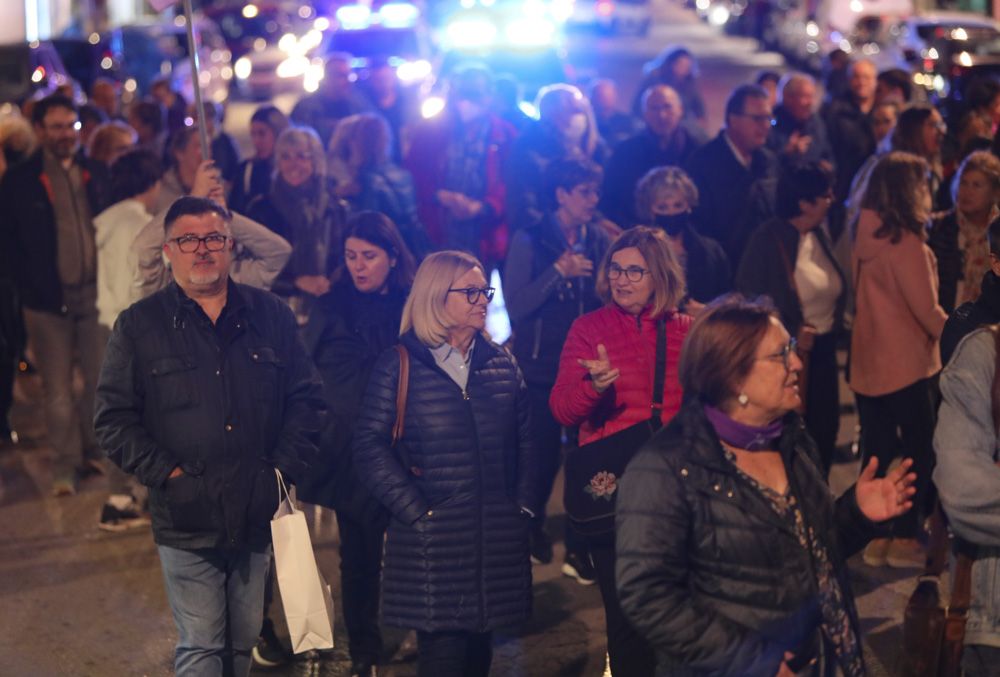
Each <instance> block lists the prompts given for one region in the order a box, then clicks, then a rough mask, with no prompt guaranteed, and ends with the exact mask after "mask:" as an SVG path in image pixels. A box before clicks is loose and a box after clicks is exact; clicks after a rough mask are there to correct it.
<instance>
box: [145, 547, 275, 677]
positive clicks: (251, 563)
mask: <svg viewBox="0 0 1000 677" xmlns="http://www.w3.org/2000/svg"><path fill="white" fill-rule="evenodd" d="M157 549H158V550H159V552H160V563H161V565H162V567H163V580H164V583H165V584H166V588H167V599H168V600H169V601H170V609H171V611H172V612H173V614H174V622H175V623H176V624H177V634H178V635H179V637H178V641H177V649H176V652H175V654H174V671H175V673H176V674H177V677H219V675H223V674H226V675H233V677H246V675H248V674H249V673H250V662H251V659H250V652H251V651H252V650H253V647H254V645H255V644H256V643H257V636H258V634H259V633H260V625H261V622H262V621H263V617H264V582H265V581H266V579H267V575H268V568H269V566H270V562H271V548H270V546H268V548H267V551H266V552H250V551H249V550H246V549H240V550H220V549H214V548H213V549H204V550H180V549H178V548H168V547H167V546H164V545H160V546H157Z"/></svg>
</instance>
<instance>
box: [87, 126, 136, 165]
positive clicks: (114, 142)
mask: <svg viewBox="0 0 1000 677" xmlns="http://www.w3.org/2000/svg"><path fill="white" fill-rule="evenodd" d="M138 141H139V137H138V136H136V133H135V130H134V129H132V128H131V127H129V126H128V124H126V123H124V122H122V121H121V120H112V121H111V122H105V123H104V124H102V125H98V127H97V129H95V130H94V133H93V134H91V135H90V141H88V142H87V157H89V158H90V159H91V160H94V161H95V162H100V163H101V164H103V165H104V166H105V167H110V166H111V165H112V164H113V163H114V161H115V160H117V159H118V158H120V157H121V156H122V155H124V154H125V153H127V152H128V151H130V150H132V149H133V148H135V144H136V143H137V142H138Z"/></svg>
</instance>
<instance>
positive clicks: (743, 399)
mask: <svg viewBox="0 0 1000 677" xmlns="http://www.w3.org/2000/svg"><path fill="white" fill-rule="evenodd" d="M736 401H737V402H739V403H740V406H741V407H745V406H747V405H748V404H750V398H749V397H747V394H746V393H740V396H739V397H737V398H736Z"/></svg>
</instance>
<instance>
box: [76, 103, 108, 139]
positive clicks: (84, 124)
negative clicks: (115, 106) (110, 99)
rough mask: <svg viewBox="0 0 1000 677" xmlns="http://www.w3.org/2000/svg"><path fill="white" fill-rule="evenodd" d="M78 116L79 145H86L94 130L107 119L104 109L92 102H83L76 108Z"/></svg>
mask: <svg viewBox="0 0 1000 677" xmlns="http://www.w3.org/2000/svg"><path fill="white" fill-rule="evenodd" d="M77 112H78V114H79V118H80V146H81V147H83V148H86V147H87V144H89V143H90V137H91V136H93V134H94V130H96V129H97V128H98V127H100V126H101V125H103V124H104V123H105V122H107V121H108V116H107V115H105V113H104V111H102V110H101V109H100V108H98V107H97V106H95V105H93V104H89V103H85V104H83V105H82V106H80V108H79V109H78V111H77Z"/></svg>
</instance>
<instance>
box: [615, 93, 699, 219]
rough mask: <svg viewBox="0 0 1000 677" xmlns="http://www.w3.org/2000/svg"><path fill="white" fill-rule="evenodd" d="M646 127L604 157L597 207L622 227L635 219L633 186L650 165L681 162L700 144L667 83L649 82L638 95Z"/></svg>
mask: <svg viewBox="0 0 1000 677" xmlns="http://www.w3.org/2000/svg"><path fill="white" fill-rule="evenodd" d="M642 117H643V120H644V121H645V122H646V128H645V129H644V130H643V131H641V132H639V133H638V134H636V135H634V136H632V137H630V138H629V139H626V140H625V141H622V142H621V144H620V145H619V146H618V148H616V149H615V151H614V152H613V153H612V154H611V159H610V160H608V171H607V173H606V174H605V175H604V195H603V196H602V198H601V211H603V212H604V214H605V216H607V217H608V218H609V219H611V220H612V221H614V222H615V223H616V224H618V225H619V226H620V227H622V228H630V227H632V226H634V225H636V224H637V223H638V215H637V214H636V211H635V187H636V186H637V185H638V183H639V180H640V179H641V178H642V177H643V176H645V174H646V172H648V171H649V170H650V169H653V168H654V167H664V166H669V165H678V166H680V165H683V164H684V163H685V162H687V159H688V158H689V157H690V156H691V154H692V153H693V152H694V151H695V149H697V148H698V146H699V145H700V144H699V143H698V142H697V141H696V140H695V139H694V137H693V136H691V133H690V132H689V131H688V130H687V128H686V127H684V126H683V125H681V119H682V118H683V117H684V107H683V105H682V104H681V99H680V97H679V96H677V92H675V91H674V90H673V89H672V88H671V87H668V86H667V85H653V86H652V87H650V88H649V89H647V90H646V92H645V93H644V94H643V95H642Z"/></svg>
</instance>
